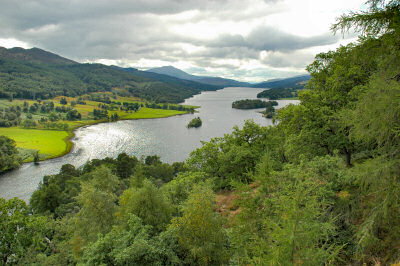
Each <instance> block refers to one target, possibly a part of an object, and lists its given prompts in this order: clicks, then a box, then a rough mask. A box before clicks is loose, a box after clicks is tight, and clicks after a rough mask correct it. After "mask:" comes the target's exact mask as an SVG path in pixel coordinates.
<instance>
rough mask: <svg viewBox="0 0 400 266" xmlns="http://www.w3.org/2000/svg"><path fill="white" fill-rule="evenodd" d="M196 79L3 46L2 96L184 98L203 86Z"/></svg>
mask: <svg viewBox="0 0 400 266" xmlns="http://www.w3.org/2000/svg"><path fill="white" fill-rule="evenodd" d="M203 87H204V89H205V90H216V89H219V88H221V87H218V86H204V85H202V84H200V83H197V82H184V81H181V80H178V79H168V80H167V79H166V78H165V77H160V76H157V77H156V76H154V75H149V74H148V73H147V72H143V71H138V70H136V71H130V72H128V71H125V70H122V69H118V68H115V67H111V66H106V65H102V64H80V63H76V62H74V61H72V60H69V59H66V58H63V57H61V56H58V55H55V54H53V53H49V52H46V51H44V50H41V49H38V48H32V49H23V48H12V49H5V48H0V98H27V99H48V98H52V97H55V96H59V95H64V96H72V97H74V96H78V95H82V94H85V93H89V92H99V91H113V92H117V93H123V94H125V95H129V96H135V97H139V98H143V99H146V100H149V101H156V102H172V103H178V102H182V101H183V100H184V99H185V98H188V97H191V96H193V95H194V94H198V93H199V92H200V91H202V90H203Z"/></svg>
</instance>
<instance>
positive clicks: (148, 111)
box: [110, 107, 186, 119]
mask: <svg viewBox="0 0 400 266" xmlns="http://www.w3.org/2000/svg"><path fill="white" fill-rule="evenodd" d="M110 113H114V112H113V111H111V112H110ZM116 113H117V114H118V115H119V117H120V118H121V119H149V118H162V117H169V116H174V115H182V114H186V112H185V111H176V110H164V109H152V108H146V107H142V108H140V109H139V111H137V112H135V113H126V112H119V111H116Z"/></svg>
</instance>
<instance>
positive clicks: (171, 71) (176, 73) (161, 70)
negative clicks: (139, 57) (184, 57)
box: [147, 66, 197, 80]
mask: <svg viewBox="0 0 400 266" xmlns="http://www.w3.org/2000/svg"><path fill="white" fill-rule="evenodd" d="M147 72H153V73H157V74H163V75H167V76H171V77H175V78H178V79H186V80H196V79H197V77H196V76H195V75H190V74H188V73H186V72H185V71H182V70H180V69H178V68H175V67H173V66H163V67H157V68H152V69H149V70H147Z"/></svg>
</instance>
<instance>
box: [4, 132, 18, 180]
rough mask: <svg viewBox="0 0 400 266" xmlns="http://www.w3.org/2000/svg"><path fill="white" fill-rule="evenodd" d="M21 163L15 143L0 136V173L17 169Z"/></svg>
mask: <svg viewBox="0 0 400 266" xmlns="http://www.w3.org/2000/svg"><path fill="white" fill-rule="evenodd" d="M21 162H22V160H21V158H20V157H19V156H18V150H17V149H16V147H15V141H14V140H12V139H10V138H8V137H6V136H0V173H1V172H4V171H7V170H10V169H14V168H17V167H18V166H20V165H21Z"/></svg>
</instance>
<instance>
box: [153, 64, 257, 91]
mask: <svg viewBox="0 0 400 266" xmlns="http://www.w3.org/2000/svg"><path fill="white" fill-rule="evenodd" d="M147 72H153V73H158V74H163V75H168V76H171V77H175V78H180V79H186V80H191V81H196V82H199V83H202V84H208V85H214V86H222V87H250V85H251V84H250V83H247V82H240V81H236V80H233V79H226V78H220V77H208V76H195V75H191V74H188V73H186V72H184V71H182V70H180V69H178V68H175V67H173V66H163V67H158V68H152V69H149V70H147Z"/></svg>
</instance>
